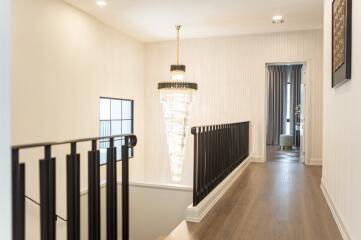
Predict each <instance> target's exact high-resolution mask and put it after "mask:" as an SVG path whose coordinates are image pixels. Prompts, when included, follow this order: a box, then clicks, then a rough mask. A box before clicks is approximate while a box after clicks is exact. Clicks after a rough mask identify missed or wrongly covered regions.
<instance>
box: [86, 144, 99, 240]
mask: <svg viewBox="0 0 361 240" xmlns="http://www.w3.org/2000/svg"><path fill="white" fill-rule="evenodd" d="M88 188H89V196H88V235H89V236H88V237H89V240H100V151H99V150H97V141H96V140H93V141H92V150H91V151H89V152H88Z"/></svg>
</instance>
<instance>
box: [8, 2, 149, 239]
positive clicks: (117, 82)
mask: <svg viewBox="0 0 361 240" xmlns="http://www.w3.org/2000/svg"><path fill="white" fill-rule="evenodd" d="M1 8H2V7H1ZM2 9H3V8H2ZM12 13H13V16H12V21H13V28H12V38H13V39H12V98H11V100H12V144H22V143H34V142H43V141H58V140H67V139H74V138H82V137H92V136H98V135H99V122H98V121H99V97H100V96H108V97H118V98H130V99H134V106H135V128H134V129H135V134H136V135H137V136H138V144H137V146H136V149H135V157H134V158H133V159H131V161H130V177H131V179H132V180H134V179H136V180H142V179H143V174H144V173H143V171H144V162H143V160H144V122H143V119H144V83H143V81H144V78H143V72H144V71H143V68H144V44H143V43H140V42H138V41H137V40H134V39H132V38H130V37H128V36H125V35H123V34H121V33H120V32H119V31H117V30H115V29H113V28H111V27H108V26H106V25H104V24H103V23H101V22H99V21H98V20H96V19H95V18H93V17H91V16H89V15H87V14H86V13H84V12H82V11H79V10H77V9H75V8H73V7H71V6H70V5H68V4H66V3H64V2H63V1H58V0H26V1H23V0H14V1H13V8H12ZM2 16H3V15H2ZM1 44H3V43H1ZM1 96H3V95H1ZM1 132H2V131H1ZM89 149H90V143H87V144H82V145H80V146H79V151H80V152H81V153H82V156H81V169H82V171H81V189H84V188H87V171H86V169H87V161H86V159H87V155H86V151H87V150H89ZM68 152H69V146H66V147H56V148H55V149H54V151H53V156H55V157H57V195H58V200H57V212H58V213H59V214H60V215H61V216H64V217H66V210H65V197H66V194H65V193H66V191H65V186H66V182H65V153H68ZM42 157H43V150H42V149H36V150H32V151H26V152H21V153H20V158H21V159H22V160H26V162H27V163H26V192H27V195H30V196H31V197H33V198H35V199H36V200H38V192H39V191H38V189H39V180H38V176H39V173H38V160H39V159H40V158H42ZM83 169H84V170H83ZM118 169H119V171H118V172H119V175H120V167H119V168H118ZM104 172H105V171H104V167H103V169H102V174H103V175H104ZM38 210H39V209H38V208H37V207H35V206H33V205H32V208H31V207H28V213H29V214H28V215H30V218H29V219H28V220H27V228H26V229H27V234H29V235H28V236H29V239H38V233H39V227H38V225H35V226H34V225H33V224H32V223H34V222H36V220H35V219H37V214H38ZM58 224H63V223H61V221H59V223H58ZM62 226H65V224H63V225H62ZM62 226H59V228H62ZM58 232H59V234H60V233H61V232H62V231H61V230H59V231H58ZM60 239H61V238H60Z"/></svg>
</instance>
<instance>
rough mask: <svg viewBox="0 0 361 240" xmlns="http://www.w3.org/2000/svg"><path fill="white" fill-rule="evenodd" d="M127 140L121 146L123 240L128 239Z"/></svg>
mask: <svg viewBox="0 0 361 240" xmlns="http://www.w3.org/2000/svg"><path fill="white" fill-rule="evenodd" d="M128 142H129V139H128V137H126V138H125V141H124V145H123V146H122V230H123V234H122V236H123V240H128V239H129V146H128Z"/></svg>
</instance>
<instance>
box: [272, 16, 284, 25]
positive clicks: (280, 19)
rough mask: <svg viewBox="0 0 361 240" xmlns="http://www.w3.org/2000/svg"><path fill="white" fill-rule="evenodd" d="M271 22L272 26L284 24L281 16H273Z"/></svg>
mask: <svg viewBox="0 0 361 240" xmlns="http://www.w3.org/2000/svg"><path fill="white" fill-rule="evenodd" d="M272 20H273V21H272V23H274V24H277V23H284V21H285V20H284V19H283V17H282V16H281V15H277V16H273V18H272Z"/></svg>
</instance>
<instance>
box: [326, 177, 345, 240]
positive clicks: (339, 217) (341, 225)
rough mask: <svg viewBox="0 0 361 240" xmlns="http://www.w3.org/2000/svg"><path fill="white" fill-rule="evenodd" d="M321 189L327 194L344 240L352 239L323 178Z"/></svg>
mask: <svg viewBox="0 0 361 240" xmlns="http://www.w3.org/2000/svg"><path fill="white" fill-rule="evenodd" d="M321 190H322V193H323V195H324V196H325V199H326V202H327V205H328V207H329V208H330V210H331V213H332V216H333V218H334V219H335V222H336V224H337V227H338V229H339V230H340V233H341V236H342V238H343V240H351V237H350V235H349V234H348V231H347V229H346V226H345V224H344V223H343V221H342V218H341V216H340V214H339V213H338V211H337V209H336V207H335V205H334V203H333V202H332V199H331V197H330V195H329V194H328V192H327V189H326V187H325V185H324V184H323V181H322V180H321Z"/></svg>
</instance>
